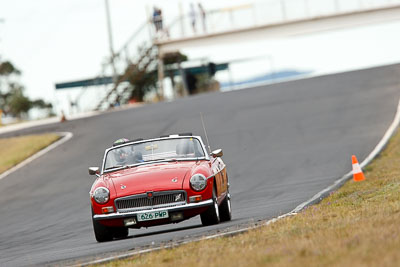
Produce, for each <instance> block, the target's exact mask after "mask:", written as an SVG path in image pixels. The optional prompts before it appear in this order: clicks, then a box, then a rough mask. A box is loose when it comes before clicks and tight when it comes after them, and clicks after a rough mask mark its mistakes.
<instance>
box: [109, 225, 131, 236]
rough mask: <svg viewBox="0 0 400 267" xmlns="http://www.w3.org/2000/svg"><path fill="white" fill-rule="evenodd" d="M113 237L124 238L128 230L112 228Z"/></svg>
mask: <svg viewBox="0 0 400 267" xmlns="http://www.w3.org/2000/svg"><path fill="white" fill-rule="evenodd" d="M112 232H113V236H114V237H115V238H126V237H127V236H128V234H129V229H128V228H126V227H115V228H112Z"/></svg>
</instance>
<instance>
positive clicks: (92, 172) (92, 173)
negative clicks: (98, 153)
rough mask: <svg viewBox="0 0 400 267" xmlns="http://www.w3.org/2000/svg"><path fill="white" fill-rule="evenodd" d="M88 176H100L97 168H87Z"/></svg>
mask: <svg viewBox="0 0 400 267" xmlns="http://www.w3.org/2000/svg"><path fill="white" fill-rule="evenodd" d="M89 174H90V175H99V174H100V169H99V167H89Z"/></svg>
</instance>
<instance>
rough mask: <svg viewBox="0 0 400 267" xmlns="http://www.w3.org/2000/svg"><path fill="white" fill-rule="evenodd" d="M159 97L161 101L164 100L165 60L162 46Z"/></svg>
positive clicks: (159, 64)
mask: <svg viewBox="0 0 400 267" xmlns="http://www.w3.org/2000/svg"><path fill="white" fill-rule="evenodd" d="M158 97H159V100H160V101H162V100H164V61H163V53H162V51H161V49H160V46H158Z"/></svg>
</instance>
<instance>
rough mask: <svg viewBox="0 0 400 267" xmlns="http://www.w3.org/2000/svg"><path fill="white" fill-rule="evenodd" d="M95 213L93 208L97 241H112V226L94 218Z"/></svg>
mask: <svg viewBox="0 0 400 267" xmlns="http://www.w3.org/2000/svg"><path fill="white" fill-rule="evenodd" d="M93 214H94V213H93V210H92V222H93V230H94V236H95V237H96V240H97V242H106V241H111V240H112V239H113V231H112V228H111V227H107V226H105V225H102V224H101V223H99V222H98V221H95V220H94V219H93Z"/></svg>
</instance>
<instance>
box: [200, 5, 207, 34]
mask: <svg viewBox="0 0 400 267" xmlns="http://www.w3.org/2000/svg"><path fill="white" fill-rule="evenodd" d="M198 6H199V13H200V16H201V22H202V23H203V31H204V33H206V32H207V25H206V11H205V10H204V8H203V5H202V4H201V3H200V2H199V3H198Z"/></svg>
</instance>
